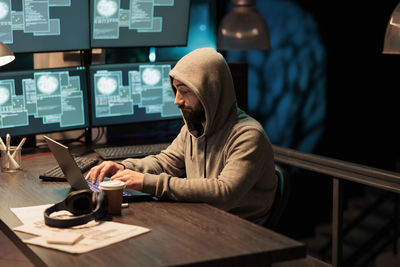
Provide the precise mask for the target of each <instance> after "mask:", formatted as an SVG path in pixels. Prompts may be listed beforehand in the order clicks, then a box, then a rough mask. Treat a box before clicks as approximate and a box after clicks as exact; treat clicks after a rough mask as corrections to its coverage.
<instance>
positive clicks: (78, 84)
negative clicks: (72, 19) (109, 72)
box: [0, 67, 89, 137]
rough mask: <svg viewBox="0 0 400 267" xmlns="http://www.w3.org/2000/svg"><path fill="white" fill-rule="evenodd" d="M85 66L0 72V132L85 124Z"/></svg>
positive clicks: (17, 133)
mask: <svg viewBox="0 0 400 267" xmlns="http://www.w3.org/2000/svg"><path fill="white" fill-rule="evenodd" d="M87 103H88V97H87V81H86V69H85V68H84V67H69V68H58V69H41V70H27V71H15V72H0V136H3V137H4V136H5V135H6V134H7V133H9V134H10V135H11V136H13V135H14V136H23V135H34V134H39V133H48V132H58V131H65V130H73V129H84V128H86V127H89V116H88V106H87Z"/></svg>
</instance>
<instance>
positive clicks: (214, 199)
mask: <svg viewBox="0 0 400 267" xmlns="http://www.w3.org/2000/svg"><path fill="white" fill-rule="evenodd" d="M169 76H170V80H171V86H172V89H173V91H174V93H175V104H176V105H177V106H178V107H179V108H180V110H181V113H182V117H183V120H184V122H185V125H184V126H183V127H182V128H181V131H180V133H179V134H178V136H177V137H176V138H175V139H174V140H173V142H172V143H171V145H170V146H169V147H168V148H167V149H165V150H164V151H162V152H161V153H160V154H158V155H152V156H147V157H145V158H142V159H126V160H124V161H122V162H120V163H115V162H111V161H105V162H103V163H101V164H100V165H98V166H96V167H94V168H92V169H91V170H90V172H89V173H88V175H87V176H86V179H91V180H92V182H95V181H96V179H99V181H102V180H103V179H104V177H105V176H106V175H112V177H111V178H110V179H111V180H114V179H115V180H121V181H123V182H125V183H126V186H127V187H128V188H131V189H135V190H139V191H143V192H145V193H149V194H152V195H155V196H156V197H158V198H167V199H170V200H176V201H191V202H205V203H208V204H210V205H213V206H215V207H218V208H220V209H223V210H226V211H228V212H230V213H232V214H235V215H238V216H240V217H242V218H245V219H247V220H250V221H252V222H254V223H258V224H264V223H265V221H266V219H267V217H268V214H269V210H270V208H271V206H272V202H273V200H274V195H275V191H276V187H277V177H276V175H275V165H274V157H273V151H272V146H271V144H270V142H269V139H268V137H267V135H266V134H265V132H264V130H263V128H262V126H261V125H260V124H259V123H258V122H257V121H256V120H254V119H253V118H251V117H250V116H249V115H247V114H246V113H245V112H243V111H242V110H241V109H239V108H238V106H237V104H236V96H235V90H234V85H233V80H232V76H231V73H230V70H229V67H228V65H227V63H226V61H225V59H224V58H223V56H222V55H221V54H220V53H218V52H217V51H215V50H214V49H212V48H200V49H197V50H195V51H193V52H191V53H189V54H187V55H186V56H184V57H183V58H182V59H181V60H179V61H178V62H177V64H176V65H175V67H174V68H173V69H172V70H171V71H170V73H169ZM182 177H185V178H182Z"/></svg>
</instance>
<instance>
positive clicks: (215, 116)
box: [169, 48, 236, 135]
mask: <svg viewBox="0 0 400 267" xmlns="http://www.w3.org/2000/svg"><path fill="white" fill-rule="evenodd" d="M169 76H170V78H171V79H170V80H171V86H172V89H173V90H174V92H176V89H175V88H174V87H173V85H172V80H173V79H177V80H179V81H181V82H183V83H184V84H185V85H186V86H188V87H189V88H190V89H192V91H193V92H194V93H195V94H196V96H197V98H198V99H199V101H200V103H201V104H202V105H203V107H204V110H205V113H206V124H205V128H204V132H203V135H211V134H212V132H213V130H214V129H219V127H222V126H223V124H224V123H225V122H226V121H227V120H228V118H229V116H230V115H231V114H232V112H236V95H235V89H234V86H233V81H232V76H231V72H230V70H229V67H228V64H227V63H226V61H225V59H224V57H223V56H222V55H221V54H220V53H218V52H217V51H215V49H213V48H200V49H197V50H194V51H192V52H190V53H189V54H187V55H186V56H184V57H182V58H181V59H180V60H179V61H178V62H177V64H176V65H175V67H174V68H173V69H172V70H171V71H170V72H169ZM183 119H184V121H185V124H187V122H186V119H185V118H183Z"/></svg>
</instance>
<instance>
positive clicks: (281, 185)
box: [264, 165, 290, 229]
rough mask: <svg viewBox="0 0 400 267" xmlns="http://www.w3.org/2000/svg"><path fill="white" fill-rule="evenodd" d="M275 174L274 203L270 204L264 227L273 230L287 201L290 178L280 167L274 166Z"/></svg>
mask: <svg viewBox="0 0 400 267" xmlns="http://www.w3.org/2000/svg"><path fill="white" fill-rule="evenodd" d="M275 174H276V176H277V177H278V186H277V188H276V193H275V198H274V202H273V203H272V207H271V211H270V214H269V217H268V219H267V221H266V223H265V225H264V226H265V227H267V228H269V229H275V228H276V227H277V225H278V223H279V220H280V218H281V216H282V214H283V211H284V210H285V208H286V206H287V203H288V201H289V194H290V178H289V173H288V172H287V171H286V170H284V169H283V168H282V167H281V166H278V165H275Z"/></svg>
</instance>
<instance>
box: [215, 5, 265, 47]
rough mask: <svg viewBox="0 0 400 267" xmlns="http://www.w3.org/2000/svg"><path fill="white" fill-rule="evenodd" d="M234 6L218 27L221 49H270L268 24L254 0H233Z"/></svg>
mask: <svg viewBox="0 0 400 267" xmlns="http://www.w3.org/2000/svg"><path fill="white" fill-rule="evenodd" d="M232 3H233V4H234V7H233V8H232V9H231V10H230V12H229V13H228V14H226V15H225V16H224V17H223V18H222V21H221V24H220V27H219V29H218V44H217V47H218V49H219V50H268V49H270V47H271V46H270V38H269V30H268V26H267V24H266V23H265V21H264V18H263V17H262V16H261V14H260V13H259V12H258V11H257V10H256V9H255V8H254V7H253V6H252V5H253V4H254V1H244V0H242V1H237V0H236V1H234V0H233V1H232Z"/></svg>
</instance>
